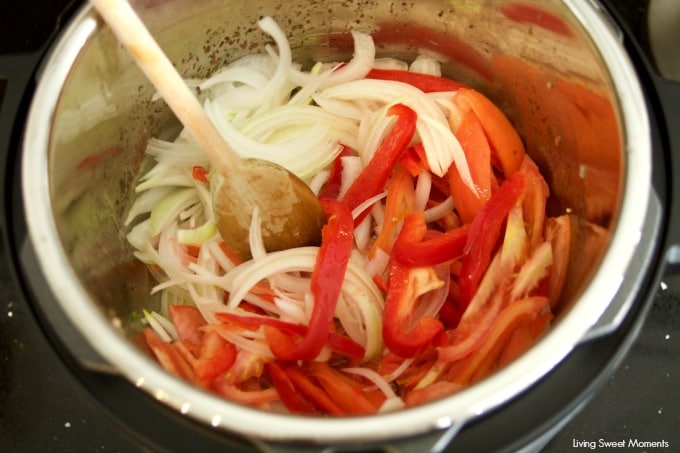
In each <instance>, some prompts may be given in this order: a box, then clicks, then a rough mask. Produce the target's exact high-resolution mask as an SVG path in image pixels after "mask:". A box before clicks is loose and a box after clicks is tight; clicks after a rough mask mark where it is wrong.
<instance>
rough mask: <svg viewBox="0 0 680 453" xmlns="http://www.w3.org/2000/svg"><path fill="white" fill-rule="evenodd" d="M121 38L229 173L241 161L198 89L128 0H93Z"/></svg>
mask: <svg viewBox="0 0 680 453" xmlns="http://www.w3.org/2000/svg"><path fill="white" fill-rule="evenodd" d="M90 3H91V4H92V5H93V6H94V7H95V8H96V9H97V11H98V12H99V14H100V15H101V16H102V17H103V18H104V20H105V21H106V23H107V24H108V25H109V27H110V28H111V30H113V33H114V34H115V35H116V37H117V38H118V40H119V41H120V42H121V44H123V46H124V47H125V48H126V49H127V51H128V53H129V54H130V56H131V57H132V58H133V59H134V60H135V62H136V63H137V65H138V66H139V67H140V68H141V69H142V71H143V72H144V74H146V76H147V78H148V79H149V80H150V81H151V83H152V84H153V85H154V86H155V87H156V89H157V90H158V92H159V93H160V95H161V96H162V97H163V99H164V100H165V102H167V104H168V105H169V106H170V108H171V109H172V111H173V112H174V113H175V115H177V117H178V118H179V120H180V121H181V122H182V124H183V125H184V127H186V128H187V129H188V130H189V132H190V133H191V135H192V136H193V137H194V140H196V142H197V143H198V145H199V146H201V148H202V149H203V150H204V151H205V153H206V154H207V155H208V158H209V159H210V161H211V163H212V165H214V166H215V167H216V168H217V170H218V171H219V172H220V173H222V174H223V175H224V174H227V172H228V170H230V169H231V170H233V169H234V168H236V166H238V165H239V164H240V158H239V156H238V155H237V154H236V153H235V152H234V150H233V149H231V147H230V146H229V145H228V144H227V143H226V142H225V141H224V138H222V135H221V134H220V132H219V131H218V130H217V128H216V127H215V125H214V124H213V123H212V121H211V120H210V118H209V117H208V115H207V114H206V112H205V110H204V109H203V106H202V105H201V104H200V102H199V101H198V99H197V98H196V96H195V95H194V93H193V92H192V91H191V89H189V87H188V86H187V85H186V83H185V82H184V80H183V79H182V77H181V76H180V75H179V73H178V72H177V70H176V69H175V67H174V66H173V65H172V63H171V62H170V60H169V59H168V57H167V56H166V55H165V53H164V52H163V51H162V50H161V48H160V46H159V45H158V43H157V42H156V40H155V39H154V38H153V37H152V36H151V33H149V31H148V30H147V28H146V26H145V25H144V24H143V23H142V21H141V19H140V18H139V17H138V16H137V13H135V11H134V10H133V9H132V7H131V6H130V4H129V3H128V2H127V1H126V0H90Z"/></svg>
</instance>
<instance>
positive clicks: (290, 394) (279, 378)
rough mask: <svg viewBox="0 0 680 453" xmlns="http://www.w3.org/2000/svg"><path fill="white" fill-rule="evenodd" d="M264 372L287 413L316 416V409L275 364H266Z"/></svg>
mask: <svg viewBox="0 0 680 453" xmlns="http://www.w3.org/2000/svg"><path fill="white" fill-rule="evenodd" d="M265 370H266V372H267V374H268V375H269V378H270V379H271V381H272V384H274V388H276V391H277V392H278V394H279V398H280V399H281V402H282V403H283V404H284V405H285V406H286V407H287V408H288V410H289V411H291V412H293V413H297V414H318V413H319V411H318V410H317V408H316V407H315V406H314V405H313V404H312V403H311V402H310V401H309V400H308V399H307V398H305V397H304V396H303V395H301V394H300V392H298V390H297V389H296V388H295V385H294V384H293V382H292V381H291V379H290V377H288V375H287V374H286V372H285V371H284V370H283V368H282V367H281V366H279V364H278V363H276V362H268V363H267V364H266V365H265Z"/></svg>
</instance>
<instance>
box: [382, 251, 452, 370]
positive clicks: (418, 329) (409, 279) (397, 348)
mask: <svg viewBox="0 0 680 453" xmlns="http://www.w3.org/2000/svg"><path fill="white" fill-rule="evenodd" d="M428 270H431V268H412V269H409V268H408V267H406V266H404V265H402V264H401V263H399V261H397V260H392V262H391V263H390V279H389V284H388V288H387V297H386V299H385V311H384V313H383V329H382V334H383V340H384V341H385V346H387V348H388V349H389V350H390V351H392V352H393V353H395V354H397V355H399V356H401V357H414V356H415V355H416V354H417V353H418V352H419V351H421V350H422V349H424V348H425V347H426V346H427V345H428V344H429V343H430V342H431V341H432V340H433V339H434V338H435V336H436V335H437V334H438V333H439V332H441V331H442V330H443V329H444V326H443V325H442V323H441V322H439V321H438V320H436V319H435V318H433V317H431V316H424V317H422V318H420V319H418V320H417V321H416V322H415V323H414V322H413V320H412V317H411V314H412V313H413V307H414V305H415V304H416V302H417V300H418V297H419V296H420V295H421V294H423V293H425V292H427V291H429V290H430V289H433V288H427V286H428V283H431V280H432V274H434V271H432V274H430V275H428V274H424V272H427V271H428ZM434 277H435V278H436V274H434ZM411 324H414V325H413V326H412V327H411Z"/></svg>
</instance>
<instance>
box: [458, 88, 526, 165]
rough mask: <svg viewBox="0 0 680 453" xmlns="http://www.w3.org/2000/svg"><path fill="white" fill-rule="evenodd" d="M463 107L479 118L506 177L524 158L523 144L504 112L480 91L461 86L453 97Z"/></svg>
mask: <svg viewBox="0 0 680 453" xmlns="http://www.w3.org/2000/svg"><path fill="white" fill-rule="evenodd" d="M455 101H456V103H457V104H459V105H461V106H462V107H463V109H467V108H469V109H472V111H474V112H475V114H476V115H477V118H479V121H480V122H481V123H482V127H483V128H484V133H485V134H486V136H487V138H488V139H489V142H490V143H491V145H492V152H493V157H494V159H495V160H496V161H497V162H498V164H499V165H500V168H501V169H502V170H503V174H504V175H505V177H506V178H508V177H510V175H512V174H513V173H514V172H516V171H517V170H518V169H519V166H520V164H521V163H522V159H524V154H525V150H524V144H523V143H522V140H521V139H520V138H519V135H518V134H517V131H516V130H515V128H514V127H513V126H512V124H511V123H510V121H509V120H508V118H507V117H506V116H505V114H504V113H503V112H502V111H501V110H500V109H499V108H498V107H497V106H496V105H495V104H494V103H493V102H491V100H489V98H487V97H486V96H484V95H483V94H482V93H480V92H478V91H475V90H473V89H471V88H461V89H460V90H458V94H457V95H456V97H455Z"/></svg>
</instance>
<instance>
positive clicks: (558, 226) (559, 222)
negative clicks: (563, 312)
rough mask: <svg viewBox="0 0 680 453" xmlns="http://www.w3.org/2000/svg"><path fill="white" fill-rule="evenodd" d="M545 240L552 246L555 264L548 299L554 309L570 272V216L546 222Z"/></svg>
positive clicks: (551, 270) (553, 264)
mask: <svg viewBox="0 0 680 453" xmlns="http://www.w3.org/2000/svg"><path fill="white" fill-rule="evenodd" d="M545 239H546V241H549V242H550V245H551V246H552V253H553V262H552V268H551V269H550V277H549V280H548V298H549V299H550V306H551V308H554V307H555V306H556V305H557V303H558V302H559V300H560V295H561V294H562V288H563V287H564V283H565V281H566V279H567V272H568V270H569V255H570V253H571V220H570V219H569V216H568V215H566V214H565V215H561V216H559V217H549V218H548V219H546V221H545Z"/></svg>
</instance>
